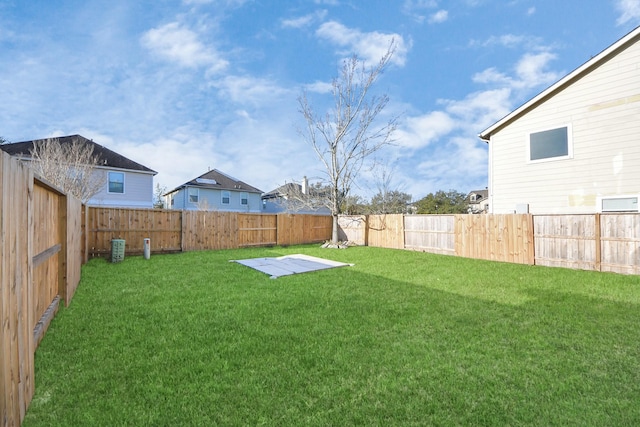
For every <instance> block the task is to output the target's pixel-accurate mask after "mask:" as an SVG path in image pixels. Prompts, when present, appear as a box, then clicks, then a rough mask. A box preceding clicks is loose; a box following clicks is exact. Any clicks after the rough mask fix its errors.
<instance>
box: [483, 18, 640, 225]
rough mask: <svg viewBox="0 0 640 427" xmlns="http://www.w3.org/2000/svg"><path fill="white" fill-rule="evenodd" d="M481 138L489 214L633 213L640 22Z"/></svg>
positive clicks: (638, 152)
mask: <svg viewBox="0 0 640 427" xmlns="http://www.w3.org/2000/svg"><path fill="white" fill-rule="evenodd" d="M480 138H482V139H483V140H485V141H486V142H488V144H489V201H488V202H489V210H490V212H492V213H510V212H516V211H518V212H526V211H528V212H531V213H563V214H568V213H594V212H608V211H633V212H638V209H639V208H638V199H639V198H640V27H638V28H636V29H635V30H634V31H632V32H630V33H629V34H627V35H626V36H624V37H623V38H622V39H620V40H618V41H617V42H616V43H614V44H613V45H611V46H610V47H608V48H607V49H605V50H604V51H602V52H601V53H600V54H598V55H597V56H595V57H593V58H592V59H591V60H590V61H588V62H586V63H585V64H583V65H582V66H581V67H579V68H577V69H576V70H574V71H573V72H572V73H570V74H569V75H567V76H566V77H564V78H563V79H561V80H560V81H558V82H557V83H555V84H554V85H552V86H551V87H549V88H548V89H546V90H545V91H543V92H542V93H540V94H539V95H538V96H536V97H535V98H533V99H531V100H530V101H529V102H527V103H526V104H524V105H522V106H521V107H520V108H518V109H516V110H514V111H513V112H511V113H510V114H508V115H507V116H505V117H504V118H503V119H501V120H500V121H498V122H496V123H495V124H493V125H492V126H491V127H489V128H487V129H486V130H484V131H483V132H482V133H481V134H480Z"/></svg>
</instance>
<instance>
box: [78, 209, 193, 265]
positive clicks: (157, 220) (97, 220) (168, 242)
mask: <svg viewBox="0 0 640 427" xmlns="http://www.w3.org/2000/svg"><path fill="white" fill-rule="evenodd" d="M87 217H88V218H87V225H86V231H87V234H88V237H87V240H88V243H87V246H88V256H90V257H95V256H104V255H108V254H110V253H111V240H112V239H124V240H125V248H126V249H125V252H126V253H128V254H142V253H143V251H144V239H145V238H149V239H151V250H152V252H154V253H161V252H179V251H181V250H182V246H181V243H182V233H181V230H182V214H181V212H180V211H171V210H159V209H127V208H97V207H90V208H88V214H87Z"/></svg>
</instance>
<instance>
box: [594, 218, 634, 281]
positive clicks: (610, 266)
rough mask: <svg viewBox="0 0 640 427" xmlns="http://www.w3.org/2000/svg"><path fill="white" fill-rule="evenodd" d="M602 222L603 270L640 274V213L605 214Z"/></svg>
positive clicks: (601, 219)
mask: <svg viewBox="0 0 640 427" xmlns="http://www.w3.org/2000/svg"><path fill="white" fill-rule="evenodd" d="M600 223H601V229H600V230H601V233H600V239H601V254H602V255H601V256H602V262H601V270H602V271H610V272H615V273H625V274H640V215H638V214H617V215H609V214H603V215H601V216H600Z"/></svg>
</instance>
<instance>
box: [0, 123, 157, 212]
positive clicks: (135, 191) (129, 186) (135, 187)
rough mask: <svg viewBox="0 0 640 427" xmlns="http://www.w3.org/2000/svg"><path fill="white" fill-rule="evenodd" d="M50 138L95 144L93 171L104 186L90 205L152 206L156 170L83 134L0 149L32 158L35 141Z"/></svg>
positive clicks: (17, 155) (0, 147)
mask: <svg viewBox="0 0 640 427" xmlns="http://www.w3.org/2000/svg"><path fill="white" fill-rule="evenodd" d="M50 141H57V142H59V143H60V144H61V145H62V144H73V143H74V142H79V143H81V144H86V145H90V146H91V147H93V156H95V157H96V158H97V160H98V163H97V165H96V166H95V168H94V170H93V173H94V174H95V175H96V179H97V180H98V181H100V182H103V183H104V185H103V186H102V187H101V189H100V190H99V191H98V192H97V193H96V194H95V195H94V196H93V197H91V199H90V200H89V201H88V202H87V205H88V206H103V207H120V208H152V207H153V177H154V176H155V175H156V174H157V172H156V171H154V170H151V169H149V168H148V167H146V166H144V165H141V164H140V163H137V162H135V161H133V160H131V159H129V158H127V157H125V156H123V155H121V154H118V153H116V152H115V151H112V150H110V149H108V148H107V147H104V146H102V145H100V144H98V143H96V142H94V141H93V140H90V139H87V138H85V137H83V136H81V135H70V136H61V137H56V138H48V139H40V140H32V141H22V142H16V143H12V144H2V145H0V149H2V150H3V151H5V152H7V153H8V154H10V155H12V156H15V157H19V158H21V159H22V160H26V161H30V160H31V151H32V149H33V147H34V144H35V143H41V142H42V143H45V144H46V143H48V142H50Z"/></svg>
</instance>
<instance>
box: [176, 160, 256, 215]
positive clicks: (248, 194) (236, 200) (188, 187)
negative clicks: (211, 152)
mask: <svg viewBox="0 0 640 427" xmlns="http://www.w3.org/2000/svg"><path fill="white" fill-rule="evenodd" d="M261 194H262V191H260V190H258V189H257V188H255V187H253V186H251V185H249V184H247V183H245V182H242V181H240V180H238V179H236V178H233V177H231V176H229V175H227V174H225V173H223V172H220V171H219V170H216V169H213V170H210V171H208V172H206V173H204V174H202V175H200V176H199V177H197V178H195V179H192V180H191V181H189V182H186V183H184V184H182V185H181V186H179V187H177V188H175V189H173V190H171V191H169V192H168V193H166V194H165V195H164V198H165V206H166V207H167V208H168V209H184V210H204V211H229V212H250V213H259V212H262V201H261V199H260V195H261Z"/></svg>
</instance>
